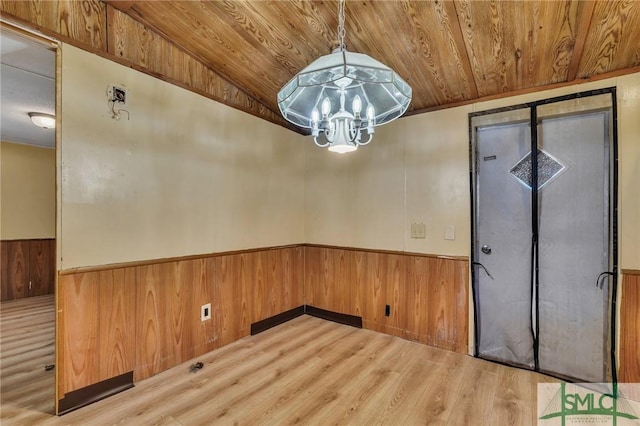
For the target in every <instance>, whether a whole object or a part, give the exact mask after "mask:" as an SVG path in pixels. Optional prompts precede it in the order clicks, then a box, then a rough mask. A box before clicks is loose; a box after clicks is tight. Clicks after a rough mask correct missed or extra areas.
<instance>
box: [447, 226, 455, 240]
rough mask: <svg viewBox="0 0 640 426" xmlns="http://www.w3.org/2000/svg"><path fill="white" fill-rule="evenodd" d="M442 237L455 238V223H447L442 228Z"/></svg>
mask: <svg viewBox="0 0 640 426" xmlns="http://www.w3.org/2000/svg"><path fill="white" fill-rule="evenodd" d="M444 239H445V240H455V239H456V227H455V225H447V226H445V228H444Z"/></svg>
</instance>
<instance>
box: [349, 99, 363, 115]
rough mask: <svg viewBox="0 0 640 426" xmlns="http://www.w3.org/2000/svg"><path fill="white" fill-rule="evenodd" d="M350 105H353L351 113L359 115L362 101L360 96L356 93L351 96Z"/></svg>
mask: <svg viewBox="0 0 640 426" xmlns="http://www.w3.org/2000/svg"><path fill="white" fill-rule="evenodd" d="M351 106H352V107H353V115H360V111H362V101H361V100H360V96H358V95H356V96H355V97H354V98H353V102H352V103H351Z"/></svg>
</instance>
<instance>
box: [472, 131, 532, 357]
mask: <svg viewBox="0 0 640 426" xmlns="http://www.w3.org/2000/svg"><path fill="white" fill-rule="evenodd" d="M530 133H531V132H530V131H529V125H528V124H527V123H523V124H510V125H498V126H495V125H494V126H489V127H486V128H479V129H478V130H477V133H476V137H477V139H476V144H477V145H476V146H477V155H476V182H477V184H476V191H477V192H476V194H477V196H476V200H477V202H476V241H475V246H476V247H475V259H476V260H477V261H478V263H479V265H476V267H477V269H476V272H477V273H476V274H475V277H476V280H477V283H476V287H477V288H478V289H479V292H477V293H476V294H477V307H476V309H478V314H479V315H478V316H477V317H478V324H477V326H478V333H479V336H480V339H479V341H478V352H479V354H480V355H481V356H482V357H484V358H488V359H492V360H496V361H502V362H505V363H508V364H514V365H519V366H523V367H527V368H533V364H534V357H533V335H532V321H531V305H532V295H531V278H530V277H531V192H530V190H529V189H528V188H525V187H524V186H523V185H522V184H521V183H520V182H519V181H518V180H517V179H515V178H514V177H513V176H510V174H509V170H510V169H511V168H512V167H513V165H514V164H516V163H517V162H518V161H520V160H521V159H522V158H523V157H524V156H525V155H526V154H527V153H528V152H529V150H530V147H531V143H530V140H531V139H530Z"/></svg>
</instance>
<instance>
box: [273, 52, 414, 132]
mask: <svg viewBox="0 0 640 426" xmlns="http://www.w3.org/2000/svg"><path fill="white" fill-rule="evenodd" d="M342 89H344V94H345V100H344V105H345V106H347V107H348V108H349V109H351V106H352V105H353V100H354V98H355V97H356V96H359V97H360V100H361V101H360V105H373V106H374V108H375V117H374V118H375V120H374V123H375V124H374V125H375V126H379V125H381V124H385V123H388V122H390V121H392V120H395V119H396V118H398V117H400V116H401V115H402V114H404V113H405V111H406V110H407V108H408V107H409V103H410V102H411V87H409V85H408V84H407V83H406V82H405V81H404V80H403V79H402V78H401V77H400V76H398V74H396V73H395V72H394V71H393V70H392V69H391V68H389V67H387V66H386V65H384V64H382V63H380V62H378V61H376V60H375V59H373V58H371V57H370V56H368V55H365V54H362V53H353V52H348V51H346V50H339V49H336V50H335V51H334V52H333V53H331V54H329V55H325V56H322V57H320V58H318V59H316V60H315V61H314V62H312V63H311V64H309V65H308V66H307V67H306V68H304V69H303V70H302V71H300V72H299V73H298V74H297V75H296V76H295V77H293V78H292V79H291V80H290V81H289V82H288V83H287V84H286V85H285V86H284V87H283V88H282V89H281V90H280V92H278V106H279V107H280V112H281V113H282V116H283V117H284V118H285V119H286V120H288V121H290V122H291V123H293V124H295V125H297V126H300V127H303V128H307V129H310V128H312V126H313V124H312V111H313V110H314V109H316V110H318V111H322V110H323V108H322V106H323V105H322V103H323V102H324V100H325V99H328V102H330V105H331V106H333V108H337V107H338V106H339V105H341V99H340V94H341V93H340V91H341V90H342ZM356 104H358V102H356Z"/></svg>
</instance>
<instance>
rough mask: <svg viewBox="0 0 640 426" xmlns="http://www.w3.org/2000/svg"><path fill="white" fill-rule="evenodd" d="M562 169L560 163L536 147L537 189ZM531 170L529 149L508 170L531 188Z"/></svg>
mask: <svg viewBox="0 0 640 426" xmlns="http://www.w3.org/2000/svg"><path fill="white" fill-rule="evenodd" d="M564 169H565V166H564V165H563V164H562V163H560V162H559V161H558V160H556V159H555V158H553V157H552V156H551V155H550V154H548V153H547V152H545V151H543V150H541V149H538V190H540V189H542V188H544V187H545V185H547V184H548V183H549V182H551V181H552V180H553V179H555V178H556V177H557V176H558V175H559V174H560V173H562V171H563V170H564ZM532 170H533V168H532V167H531V151H529V152H528V153H527V155H525V156H524V157H522V158H521V159H520V161H518V162H517V163H516V164H514V165H513V167H512V168H511V170H509V173H511V174H512V175H513V177H515V178H516V179H518V181H519V182H520V183H522V184H523V185H524V186H526V187H527V188H529V189H531V186H532V182H531V180H532V173H531V172H532Z"/></svg>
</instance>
